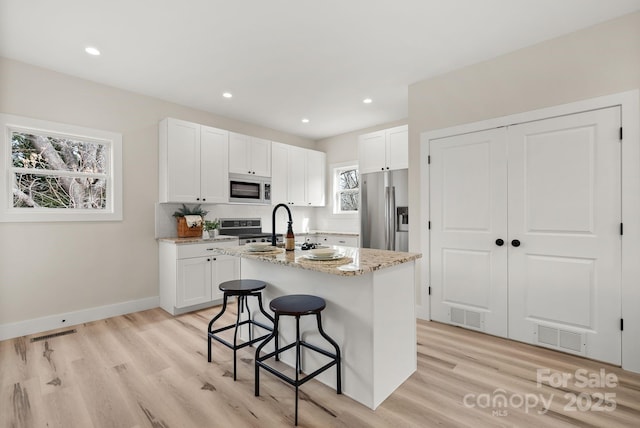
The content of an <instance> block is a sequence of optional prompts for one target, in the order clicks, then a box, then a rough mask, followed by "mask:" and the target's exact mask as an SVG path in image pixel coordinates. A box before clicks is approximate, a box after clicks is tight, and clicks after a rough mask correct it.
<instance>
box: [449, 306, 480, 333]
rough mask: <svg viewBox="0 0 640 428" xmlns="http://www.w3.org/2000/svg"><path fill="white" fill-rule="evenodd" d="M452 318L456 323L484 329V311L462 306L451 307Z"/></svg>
mask: <svg viewBox="0 0 640 428" xmlns="http://www.w3.org/2000/svg"><path fill="white" fill-rule="evenodd" d="M450 320H451V322H452V323H454V324H460V325H463V326H465V327H471V328H475V329H477V330H483V324H484V322H483V321H484V320H483V316H482V312H476V311H469V310H466V309H461V308H451V311H450Z"/></svg>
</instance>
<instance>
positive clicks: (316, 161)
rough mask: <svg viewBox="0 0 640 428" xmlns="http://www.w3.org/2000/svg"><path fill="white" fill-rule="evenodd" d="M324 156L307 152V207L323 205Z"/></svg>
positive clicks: (311, 151)
mask: <svg viewBox="0 0 640 428" xmlns="http://www.w3.org/2000/svg"><path fill="white" fill-rule="evenodd" d="M325 170H326V154H324V153H322V152H317V151H315V150H307V182H306V186H307V189H306V194H307V205H310V206H313V207H323V206H324V204H325V200H324V196H325Z"/></svg>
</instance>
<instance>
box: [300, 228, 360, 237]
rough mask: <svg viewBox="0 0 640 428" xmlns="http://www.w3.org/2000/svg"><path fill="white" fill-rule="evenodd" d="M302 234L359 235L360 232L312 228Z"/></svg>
mask: <svg viewBox="0 0 640 428" xmlns="http://www.w3.org/2000/svg"><path fill="white" fill-rule="evenodd" d="M301 235H335V236H354V237H356V238H357V237H359V236H360V234H359V233H358V232H327V231H326V230H310V231H309V232H307V233H301Z"/></svg>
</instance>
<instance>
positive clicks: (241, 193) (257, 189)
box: [229, 174, 271, 205]
mask: <svg viewBox="0 0 640 428" xmlns="http://www.w3.org/2000/svg"><path fill="white" fill-rule="evenodd" d="M229 202H236V203H243V204H267V205H268V204H271V179H270V178H267V177H256V176H250V175H242V174H229Z"/></svg>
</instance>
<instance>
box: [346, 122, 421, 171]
mask: <svg viewBox="0 0 640 428" xmlns="http://www.w3.org/2000/svg"><path fill="white" fill-rule="evenodd" d="M358 163H359V165H358V169H359V171H360V173H361V174H366V173H369V172H377V171H392V170H396V169H404V168H408V167H409V128H408V126H407V125H403V126H396V127H394V128H389V129H384V130H382V131H377V132H371V133H369V134H364V135H360V136H359V137H358Z"/></svg>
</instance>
